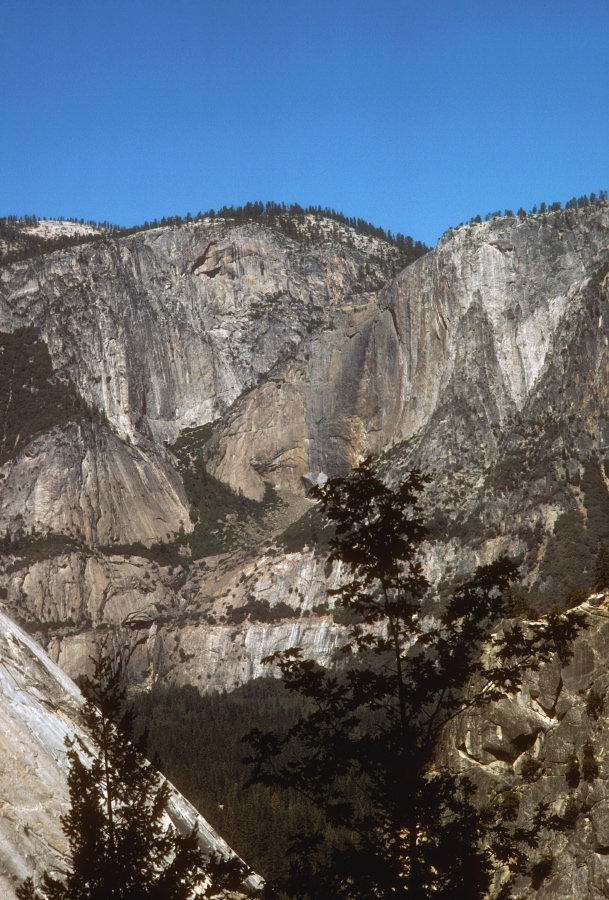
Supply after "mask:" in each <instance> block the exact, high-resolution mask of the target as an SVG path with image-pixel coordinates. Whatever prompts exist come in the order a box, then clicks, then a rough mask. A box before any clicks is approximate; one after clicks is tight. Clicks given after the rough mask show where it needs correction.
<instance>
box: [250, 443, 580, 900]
mask: <svg viewBox="0 0 609 900" xmlns="http://www.w3.org/2000/svg"><path fill="white" fill-rule="evenodd" d="M426 480H427V479H426V478H424V477H423V476H421V474H420V473H419V472H418V471H417V470H413V471H411V472H410V474H409V475H408V477H407V478H406V479H405V481H404V482H403V483H402V484H401V485H399V486H398V487H397V488H396V489H391V488H389V487H387V486H386V485H385V484H384V483H383V481H382V480H381V479H380V478H379V477H378V475H377V474H376V473H375V471H374V468H373V466H372V462H371V460H370V459H368V460H366V461H365V462H364V463H362V464H361V465H360V466H358V467H357V468H356V469H355V470H354V471H353V473H352V475H351V476H349V477H348V478H339V479H333V480H331V481H329V482H328V483H327V484H326V485H325V486H324V487H321V488H319V487H318V488H316V489H315V491H314V493H315V495H316V497H317V499H318V500H319V501H320V504H321V506H322V509H323V510H324V512H325V514H326V516H327V517H328V518H329V519H330V521H331V522H333V523H334V525H335V528H336V537H335V539H334V540H333V542H332V543H331V548H332V553H331V555H330V561H332V562H339V563H341V564H342V567H343V571H345V572H346V573H347V574H349V573H350V577H347V580H345V582H344V583H343V585H342V586H341V587H339V588H337V589H335V590H334V591H331V592H330V593H333V594H334V595H335V596H336V598H337V601H338V603H339V604H340V606H342V607H344V608H346V609H348V610H352V611H353V612H355V613H357V614H358V615H359V616H361V617H362V618H363V620H364V623H365V625H364V626H361V625H359V626H355V627H354V628H353V629H352V631H351V639H350V641H349V642H348V643H347V644H346V646H345V648H344V650H345V664H344V665H343V666H342V667H339V669H338V670H336V671H329V670H325V669H323V668H321V667H319V666H317V665H316V664H315V663H313V662H312V661H310V660H305V659H303V658H302V652H301V651H300V650H299V649H297V648H293V649H290V650H286V651H283V652H279V653H275V654H274V655H273V656H272V657H269V658H268V660H267V661H268V662H271V663H273V664H275V665H278V666H279V668H280V670H281V672H282V675H283V679H284V683H285V686H286V687H287V688H288V690H291V691H295V692H297V693H299V694H300V695H301V696H302V697H304V698H305V700H306V702H307V703H308V711H307V712H305V714H304V715H303V716H302V717H301V718H300V719H299V721H298V722H297V723H296V724H295V725H294V726H293V727H292V728H290V729H289V730H288V731H286V732H284V733H282V734H277V733H263V732H261V731H260V730H255V731H253V732H251V733H250V734H249V735H248V737H247V740H248V742H249V743H250V746H251V747H252V749H253V753H252V755H251V756H250V758H249V760H247V761H248V762H249V763H250V764H251V765H252V776H251V782H252V783H258V784H266V785H271V786H273V785H275V786H278V787H280V788H284V789H286V788H292V789H296V790H297V791H299V792H300V793H302V794H304V795H305V796H307V797H309V798H310V799H311V800H312V801H313V803H315V804H316V806H317V807H318V808H319V809H320V810H322V811H323V814H324V816H325V820H324V823H323V825H322V826H321V827H320V828H319V829H318V830H317V831H316V832H312V833H308V834H305V833H303V834H300V835H298V836H296V838H295V841H294V854H293V859H294V862H293V866H292V875H291V879H290V881H289V882H288V883H287V884H284V885H282V886H281V887H282V888H283V889H284V890H285V891H286V892H287V893H288V895H289V896H291V897H297V898H301V897H308V898H310V900H339V898H340V900H369V898H371V897H374V898H378V900H389V898H394V897H398V896H400V897H402V896H407V897H412V898H413V900H415V898H416V900H449V898H450V900H453V898H455V897H468V900H479V898H482V897H484V896H485V895H486V893H487V891H488V890H489V887H490V885H491V882H492V878H493V875H494V872H495V871H496V870H498V869H500V868H504V869H505V868H506V867H507V869H509V870H510V871H511V872H512V874H513V875H515V874H516V873H517V872H525V871H527V870H529V868H530V859H529V857H530V850H531V847H535V846H536V843H537V841H538V836H539V832H540V830H541V829H542V827H546V826H551V825H552V819H551V817H549V816H548V815H547V810H544V809H543V808H539V809H538V810H537V812H536V813H535V814H534V816H533V817H532V818H531V820H530V822H529V823H528V825H526V826H518V827H517V825H516V818H517V815H518V795H517V794H515V792H508V794H509V796H508V794H506V793H505V792H504V793H500V794H499V795H498V796H497V797H495V798H494V799H492V802H489V803H487V804H486V805H481V804H480V803H475V802H474V794H475V788H474V785H473V784H472V783H471V781H469V779H468V778H467V777H464V776H460V775H455V774H454V773H452V772H451V771H449V770H448V769H447V768H446V767H444V766H442V765H441V764H440V763H439V761H438V758H437V755H436V750H437V747H438V743H439V740H440V738H441V736H442V733H443V731H444V729H445V727H446V725H447V724H448V722H450V721H451V720H452V719H453V718H454V717H456V716H458V715H460V714H461V713H462V712H464V711H466V710H468V709H475V708H480V707H482V706H483V705H484V704H487V703H489V702H491V701H496V700H499V699H501V698H503V697H506V696H508V695H512V694H514V693H516V692H517V691H518V689H519V687H520V685H521V684H522V678H523V675H524V673H525V671H527V670H535V669H538V668H539V666H540V664H541V663H542V662H544V661H548V660H549V659H551V658H552V656H553V655H554V654H555V653H557V654H558V655H559V657H560V658H561V659H562V660H566V659H568V658H569V656H570V642H571V640H572V639H573V637H574V636H575V634H576V633H577V631H578V628H579V627H581V626H582V625H583V620H582V616H581V614H578V613H576V612H569V613H566V614H563V615H558V614H551V615H549V616H548V618H547V619H546V620H545V622H544V621H542V622H536V623H535V626H534V627H533V628H530V627H526V626H525V625H523V624H522V623H519V622H518V621H516V622H514V623H512V624H511V625H506V626H504V629H503V634H502V636H497V637H496V638H494V640H493V654H492V655H487V656H484V655H482V653H481V650H482V647H483V644H484V642H485V641H486V640H487V639H488V637H489V635H490V634H491V633H492V631H493V629H494V628H496V626H497V625H498V624H499V623H500V622H502V620H503V619H504V617H505V616H506V612H507V607H508V603H509V598H508V599H507V600H506V589H507V588H508V585H509V584H510V582H511V581H513V580H514V578H515V577H516V574H517V573H516V567H515V565H514V564H513V563H512V562H511V561H509V560H507V559H505V558H502V559H500V560H497V561H496V562H495V563H492V564H490V565H486V566H482V567H480V568H479V569H478V570H477V571H476V572H475V574H474V576H473V577H472V578H470V579H469V580H468V581H467V582H465V583H464V584H463V585H462V586H461V587H460V588H459V589H458V590H457V591H456V592H455V593H454V595H453V596H452V598H450V599H448V600H446V601H445V602H444V603H443V604H442V605H440V604H436V606H435V607H434V609H433V617H431V616H430V613H431V609H429V608H428V609H426V608H425V607H424V606H423V605H422V604H423V601H424V598H425V595H426V593H427V590H428V586H429V585H428V582H427V579H426V578H425V576H424V574H423V571H422V568H421V565H420V563H419V562H418V561H417V552H418V549H419V545H420V542H421V541H422V539H423V538H424V536H425V528H424V525H423V521H422V519H421V516H420V508H419V506H418V504H417V500H418V496H419V494H420V492H421V491H422V489H423V486H424V483H425V481H426ZM366 626H367V627H366ZM354 794H355V796H354ZM504 889H505V891H507V890H508V889H509V880H508V881H507V882H506V883H505V885H504ZM505 891H504V894H503V895H501V896H507V893H505Z"/></svg>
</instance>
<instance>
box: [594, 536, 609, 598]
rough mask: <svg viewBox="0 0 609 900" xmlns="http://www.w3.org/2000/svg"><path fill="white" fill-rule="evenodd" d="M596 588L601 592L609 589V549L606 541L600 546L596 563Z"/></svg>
mask: <svg viewBox="0 0 609 900" xmlns="http://www.w3.org/2000/svg"><path fill="white" fill-rule="evenodd" d="M594 590H595V591H598V592H599V593H600V591H607V590H609V549H608V548H607V545H606V544H604V543H601V545H600V547H599V548H598V554H597V557H596V563H595V565H594Z"/></svg>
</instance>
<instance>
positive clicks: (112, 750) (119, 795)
mask: <svg viewBox="0 0 609 900" xmlns="http://www.w3.org/2000/svg"><path fill="white" fill-rule="evenodd" d="M83 693H84V694H85V697H86V702H85V704H84V708H83V713H82V718H83V725H84V727H85V729H86V730H87V731H88V733H89V735H90V737H91V742H92V745H93V746H94V747H95V750H94V751H93V750H91V749H90V748H89V746H87V744H85V742H84V741H82V740H81V739H80V738H76V739H75V740H72V741H70V740H68V741H67V743H68V746H69V750H68V759H69V761H70V770H69V774H68V787H69V796H70V809H69V812H68V813H67V814H66V815H64V816H63V817H62V825H63V830H64V833H65V835H66V837H67V839H68V842H69V847H70V857H71V866H70V869H69V871H68V873H67V875H66V877H65V880H60V879H58V878H55V877H54V876H51V875H49V874H48V873H45V874H44V876H43V881H42V885H41V886H39V888H38V889H36V888H35V886H34V883H33V881H32V879H31V878H28V879H26V881H25V882H23V883H22V884H21V885H20V887H19V888H18V890H17V897H18V898H19V900H189V898H191V897H193V895H194V892H195V889H197V888H198V891H199V893H198V894H197V896H210V895H211V894H216V893H217V892H218V890H220V889H221V888H222V887H223V886H224V887H230V888H236V887H238V886H239V884H240V883H241V882H242V880H243V878H244V876H245V867H244V866H243V864H242V863H241V861H240V860H238V859H233V860H228V861H223V860H221V859H219V858H215V859H213V860H210V861H206V859H205V857H204V855H203V853H202V851H201V849H200V848H199V845H198V839H197V831H196V828H195V829H193V830H192V831H191V832H190V833H189V834H187V835H185V836H180V835H178V834H177V833H176V831H175V829H174V828H173V826H171V825H170V824H169V823H168V820H167V815H166V814H167V807H168V803H169V787H168V784H167V782H166V781H165V780H164V779H163V777H162V776H161V775H160V773H159V772H158V771H157V769H156V768H155V767H154V766H153V765H152V764H151V763H150V762H149V761H148V760H147V759H146V757H145V755H144V750H145V746H144V743H145V742H144V741H139V742H135V741H134V740H133V718H134V716H133V711H132V710H131V709H127V710H126V711H125V712H123V709H124V700H125V696H124V689H123V688H122V687H121V673H120V668H116V667H115V666H114V665H113V663H112V662H111V660H110V658H109V657H108V656H106V655H104V653H101V654H100V656H99V658H98V659H97V660H96V661H95V672H94V676H93V678H85V679H84V686H83ZM121 713H122V715H121ZM119 716H120V718H118V717H119ZM201 892H202V893H201Z"/></svg>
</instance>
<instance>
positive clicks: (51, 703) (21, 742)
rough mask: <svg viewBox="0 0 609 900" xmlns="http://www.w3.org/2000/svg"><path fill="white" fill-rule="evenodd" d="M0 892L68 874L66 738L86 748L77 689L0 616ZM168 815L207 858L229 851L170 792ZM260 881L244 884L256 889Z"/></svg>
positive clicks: (12, 891)
mask: <svg viewBox="0 0 609 900" xmlns="http://www.w3.org/2000/svg"><path fill="white" fill-rule="evenodd" d="M0 657H1V660H2V663H1V665H0V725H1V727H0V750H1V762H0V891H1V893H2V897H3V898H6V900H11V898H13V897H15V889H16V887H17V886H18V884H19V883H20V882H21V881H22V880H23V879H24V878H26V877H27V876H28V875H32V876H34V877H35V878H36V879H37V878H39V877H40V876H41V874H42V872H44V871H45V870H48V871H49V872H51V873H53V874H56V875H57V874H60V873H61V872H62V870H65V864H66V858H67V857H66V854H67V851H68V845H67V841H66V838H65V835H64V834H63V831H62V829H61V823H60V816H61V814H62V813H64V812H65V811H66V810H67V808H68V789H67V782H66V777H67V772H68V761H67V759H66V749H67V748H66V746H65V739H66V738H70V739H73V738H74V737H75V736H78V737H79V738H80V739H81V740H83V741H84V742H85V744H87V745H89V746H91V744H90V740H89V738H88V737H87V734H86V733H85V732H84V731H83V729H82V727H81V725H80V723H79V715H80V709H81V705H82V697H81V694H80V691H79V690H78V688H77V687H76V685H75V684H74V683H73V682H72V681H70V679H69V678H68V677H67V676H66V675H65V674H64V673H63V672H62V671H61V669H59V668H58V667H57V666H56V665H55V664H54V663H52V662H51V660H50V659H49V658H48V657H47V656H46V655H45V654H44V653H43V652H42V650H41V649H40V647H39V646H38V645H37V644H36V643H35V642H34V641H32V640H31V638H30V637H28V635H26V634H25V633H24V632H23V631H22V630H21V629H20V628H18V627H17V626H16V625H15V624H14V623H13V622H11V620H10V619H9V618H8V617H7V616H5V615H4V613H2V612H0ZM168 812H169V816H170V818H171V820H172V821H173V822H174V824H175V826H176V827H177V828H178V829H179V830H180V831H182V832H185V831H187V830H190V829H191V828H192V827H193V826H194V825H195V824H196V825H197V826H198V830H199V836H200V838H199V839H200V844H201V847H202V848H203V849H204V850H205V851H206V852H208V853H209V852H210V851H211V852H218V853H220V854H221V855H222V856H225V857H226V856H229V855H231V853H232V851H231V850H230V848H229V847H228V846H227V845H226V843H225V842H224V841H223V840H222V839H221V838H220V837H219V836H218V835H217V834H216V832H215V831H214V830H213V829H212V828H211V827H210V826H209V825H208V823H207V822H206V821H205V819H203V817H202V816H200V815H199V814H198V813H197V812H196V810H195V809H194V807H192V806H191V805H190V804H189V803H188V802H187V801H186V800H185V799H184V797H182V796H181V795H180V794H179V793H178V792H177V791H176V790H175V789H173V788H172V794H171V800H170V805H169V808H168ZM258 883H259V882H258V879H256V878H255V877H252V878H251V879H249V880H248V885H247V886H248V887H250V888H251V887H255V886H256V884H258Z"/></svg>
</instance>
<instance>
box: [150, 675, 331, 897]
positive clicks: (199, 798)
mask: <svg viewBox="0 0 609 900" xmlns="http://www.w3.org/2000/svg"><path fill="white" fill-rule="evenodd" d="M134 703H135V711H136V716H137V718H136V731H137V732H140V733H141V732H142V731H143V730H144V728H147V729H148V749H149V752H150V754H151V756H152V757H153V756H154V755H155V754H156V755H158V760H159V765H160V768H161V771H162V772H163V773H164V774H165V775H166V776H167V777H168V778H169V779H170V781H172V782H173V784H175V786H176V787H177V788H178V790H179V791H181V792H182V793H183V794H184V796H185V797H187V798H188V800H190V802H191V803H193V804H194V805H195V806H196V807H197V809H199V810H200V811H201V813H202V814H203V815H204V816H205V818H206V819H207V820H208V822H209V823H210V824H211V825H212V826H213V827H214V828H215V829H216V830H217V831H218V832H219V833H220V834H221V835H222V836H223V837H224V839H225V840H226V841H228V843H229V844H230V846H231V847H232V848H233V849H234V850H235V851H236V852H237V853H239V855H240V856H242V857H243V859H246V860H247V861H248V863H249V864H250V865H251V866H252V867H253V868H254V870H255V871H256V872H259V873H260V874H262V875H263V876H265V877H266V878H270V877H272V878H278V879H280V880H281V879H282V878H284V877H285V876H286V875H287V864H286V857H287V849H288V844H289V842H290V837H289V835H293V834H296V833H299V832H302V831H305V830H307V831H308V830H309V828H310V827H311V826H316V825H321V822H322V820H321V816H320V814H319V813H318V812H317V811H316V810H315V808H314V807H313V806H312V805H311V804H310V803H309V801H307V799H306V798H305V797H303V796H302V795H300V794H297V793H296V792H295V791H288V790H280V789H277V788H269V787H263V786H260V785H254V786H252V787H249V788H247V789H244V786H245V783H246V782H247V779H248V774H249V770H248V767H247V766H245V765H244V764H243V762H242V760H243V758H244V757H245V756H247V753H248V747H247V746H246V744H244V743H243V742H242V738H243V736H244V735H245V734H247V733H248V732H249V731H251V730H252V729H254V728H259V729H261V730H262V731H267V730H268V729H273V730H282V729H284V728H289V727H290V726H291V725H293V724H294V723H295V722H296V720H297V719H298V717H299V715H301V714H302V713H303V712H305V706H304V701H303V700H302V698H301V697H299V696H297V695H295V694H293V693H291V692H289V691H286V690H285V688H284V687H283V684H282V682H280V681H278V680H275V679H273V678H260V679H257V680H256V681H251V682H249V683H248V684H246V685H244V686H243V687H240V688H238V689H237V690H235V691H233V692H231V693H230V694H226V693H222V694H219V693H209V694H205V695H203V696H202V695H201V694H199V692H198V691H197V690H196V689H195V688H194V687H192V686H190V685H188V686H185V687H172V686H168V685H164V684H160V683H156V684H154V685H153V686H152V688H151V690H150V691H148V692H146V693H141V694H137V695H136V696H135V697H134Z"/></svg>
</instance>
